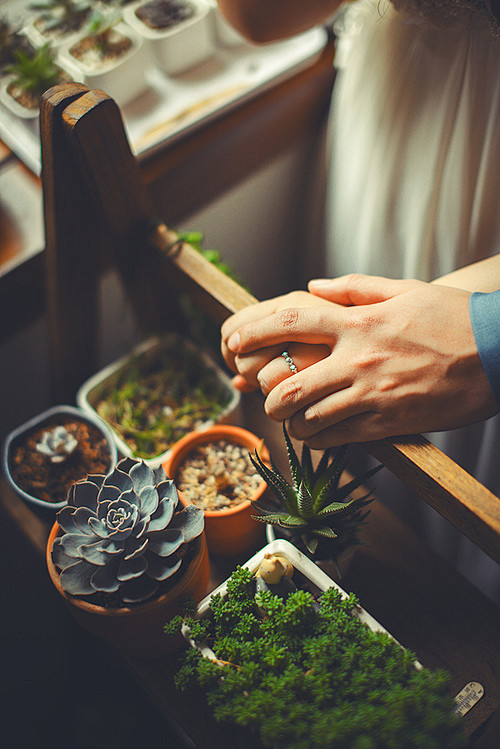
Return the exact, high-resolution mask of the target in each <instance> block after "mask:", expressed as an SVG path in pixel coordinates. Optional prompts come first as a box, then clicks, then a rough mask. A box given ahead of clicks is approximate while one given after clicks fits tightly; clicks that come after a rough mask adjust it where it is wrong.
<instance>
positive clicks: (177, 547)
mask: <svg viewBox="0 0 500 749" xmlns="http://www.w3.org/2000/svg"><path fill="white" fill-rule="evenodd" d="M178 502H179V499H178V495H177V489H176V487H175V484H174V482H173V481H172V480H171V479H168V478H167V476H166V474H165V471H164V470H163V468H159V469H156V470H153V469H151V468H150V467H149V466H148V465H146V463H144V461H142V460H141V461H138V460H132V459H131V458H125V459H123V460H121V461H120V462H119V463H118V465H117V466H116V467H115V468H114V469H113V470H112V471H111V472H110V473H108V474H107V475H106V476H105V475H90V476H88V477H87V479H86V480H85V481H78V482H76V483H75V484H73V486H72V487H71V489H70V491H69V494H68V504H67V506H66V507H64V508H63V509H62V510H60V512H59V513H58V514H57V522H58V523H59V525H60V527H61V529H62V534H61V535H60V536H58V538H57V539H56V540H55V542H54V546H53V551H52V558H53V561H54V564H55V566H56V567H57V568H58V569H59V571H60V582H61V586H62V587H63V590H64V591H65V592H66V593H68V594H69V595H74V596H85V597H89V596H93V595H94V594H96V593H97V594H101V596H102V595H103V596H104V599H103V600H104V601H105V600H106V597H108V600H109V598H112V600H113V601H115V600H116V597H117V596H118V597H119V599H121V601H122V602H123V604H133V603H140V602H143V601H146V600H147V599H149V598H151V597H153V596H155V594H157V593H158V591H160V592H161V589H160V588H161V584H162V583H163V581H165V580H167V579H168V578H170V577H172V576H173V575H174V574H175V573H176V572H177V570H178V569H179V568H180V566H181V564H182V563H183V558H184V555H185V553H186V544H187V543H189V542H190V541H192V540H193V539H195V538H197V537H198V536H200V534H201V533H202V532H203V528H204V514H203V511H202V510H201V509H199V508H198V507H195V506H194V505H188V506H187V507H184V508H183V509H179V507H178ZM104 605H105V604H104ZM113 605H115V604H113Z"/></svg>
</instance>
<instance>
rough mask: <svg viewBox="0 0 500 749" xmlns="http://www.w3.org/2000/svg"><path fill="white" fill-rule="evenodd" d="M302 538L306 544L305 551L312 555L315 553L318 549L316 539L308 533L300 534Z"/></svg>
mask: <svg viewBox="0 0 500 749" xmlns="http://www.w3.org/2000/svg"><path fill="white" fill-rule="evenodd" d="M302 540H303V542H304V544H305V546H306V549H307V551H308V552H309V553H310V554H312V555H314V554H316V552H317V550H318V539H317V538H314V536H311V535H309V534H304V535H303V536H302Z"/></svg>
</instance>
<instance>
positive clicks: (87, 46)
mask: <svg viewBox="0 0 500 749" xmlns="http://www.w3.org/2000/svg"><path fill="white" fill-rule="evenodd" d="M131 46H132V40H131V39H129V37H128V36H124V35H123V34H120V33H119V32H117V31H115V30H114V29H108V30H107V31H106V32H103V33H102V34H96V35H95V36H94V35H91V36H84V37H83V38H82V39H80V40H79V41H78V42H76V44H74V45H73V46H72V47H71V49H70V53H71V54H72V55H73V57H75V58H76V59H77V60H80V61H81V62H84V63H85V64H86V65H88V66H89V67H95V66H98V65H102V64H103V63H105V62H109V61H111V60H118V59H119V58H120V57H123V55H125V54H127V52H128V51H129V49H130V48H131Z"/></svg>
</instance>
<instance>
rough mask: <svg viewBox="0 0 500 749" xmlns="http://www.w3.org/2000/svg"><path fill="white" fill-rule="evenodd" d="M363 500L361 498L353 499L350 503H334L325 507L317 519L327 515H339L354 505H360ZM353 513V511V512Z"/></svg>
mask: <svg viewBox="0 0 500 749" xmlns="http://www.w3.org/2000/svg"><path fill="white" fill-rule="evenodd" d="M360 501H361V500H360V499H359V498H356V497H355V498H354V499H351V500H350V501H349V502H332V503H331V504H329V505H327V506H326V507H324V508H323V509H322V510H321V512H318V515H317V517H318V518H320V517H324V516H325V515H326V516H328V515H338V514H340V513H342V512H343V511H345V510H348V509H349V508H350V507H352V505H353V504H359V502H360ZM351 512H352V510H351Z"/></svg>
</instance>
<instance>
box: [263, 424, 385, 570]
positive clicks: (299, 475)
mask: <svg viewBox="0 0 500 749" xmlns="http://www.w3.org/2000/svg"><path fill="white" fill-rule="evenodd" d="M283 434H284V437H285V442H286V448H287V455H288V462H289V467H290V474H291V478H292V484H291V485H290V484H289V483H288V482H287V481H286V480H285V479H284V478H283V476H282V475H281V473H280V472H279V471H278V469H277V468H276V466H275V465H274V464H272V466H271V467H268V466H267V465H266V464H265V463H264V462H263V461H262V460H261V458H260V457H259V455H258V453H257V451H255V455H254V456H250V457H251V460H252V463H253V464H254V466H255V468H256V469H257V470H258V471H259V473H260V474H261V476H262V478H263V479H264V480H265V481H266V482H267V484H268V486H269V488H270V489H271V491H272V492H273V494H274V496H275V502H274V503H273V504H265V503H263V502H254V503H253V505H254V507H255V508H256V509H257V510H259V512H260V515H254V516H253V517H254V519H255V520H257V521H259V522H261V523H270V524H271V525H275V526H278V527H279V528H282V529H284V530H285V531H286V533H287V535H289V536H290V538H291V540H292V542H293V541H295V542H299V543H300V541H302V543H303V545H304V546H305V547H306V548H307V550H308V551H309V553H310V554H312V555H316V556H318V557H320V556H321V557H323V558H324V557H331V558H332V559H335V558H336V557H337V556H338V554H340V553H341V552H342V551H343V550H344V549H345V548H347V547H349V546H351V545H353V544H359V543H360V541H359V539H358V536H357V534H358V530H359V528H360V526H361V525H362V524H363V522H364V520H365V518H366V516H367V515H368V510H367V509H366V505H367V504H368V503H369V502H371V501H372V498H371V496H370V494H365V495H363V496H359V497H351V494H352V492H353V491H354V490H355V489H357V488H358V487H360V486H361V484H363V483H364V481H366V479H368V478H369V477H370V476H372V475H373V474H374V473H375V472H376V471H378V470H379V469H380V468H381V467H382V466H377V467H376V468H373V469H371V470H370V471H367V472H366V473H365V474H363V475H362V476H359V477H356V478H354V479H352V480H351V481H349V482H348V483H347V484H344V485H342V486H341V485H340V480H341V477H342V474H343V472H344V468H345V457H346V452H347V445H343V446H342V447H339V448H337V449H330V450H325V452H324V453H323V455H322V456H321V459H320V461H319V463H318V465H317V466H316V468H314V467H313V462H312V458H311V451H310V449H309V448H308V447H307V445H305V444H304V445H303V447H302V455H301V459H300V460H299V458H298V456H297V453H296V452H295V449H294V447H293V444H292V441H291V439H290V436H289V434H288V432H287V429H286V426H285V422H283Z"/></svg>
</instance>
